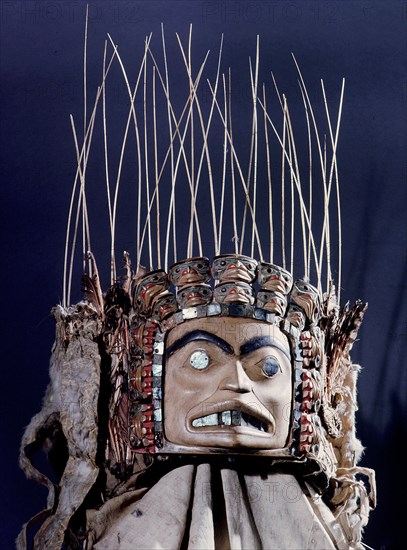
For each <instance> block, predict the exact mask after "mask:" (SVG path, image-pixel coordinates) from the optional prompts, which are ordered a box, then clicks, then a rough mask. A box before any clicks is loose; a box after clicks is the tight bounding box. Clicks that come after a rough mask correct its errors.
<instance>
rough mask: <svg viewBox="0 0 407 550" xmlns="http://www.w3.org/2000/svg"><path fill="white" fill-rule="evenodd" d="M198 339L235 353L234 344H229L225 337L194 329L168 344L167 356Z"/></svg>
mask: <svg viewBox="0 0 407 550" xmlns="http://www.w3.org/2000/svg"><path fill="white" fill-rule="evenodd" d="M197 340H201V341H202V340H203V341H204V342H209V343H210V344H215V346H218V348H220V349H221V350H223V351H225V352H226V353H229V354H232V353H233V348H232V346H231V345H230V344H228V342H226V341H225V340H223V338H219V336H216V335H215V334H212V333H211V332H206V330H192V331H191V332H188V333H187V334H184V336H182V337H181V338H179V340H177V341H175V342H174V343H173V344H172V345H171V346H168V348H167V349H166V352H165V353H166V356H167V358H168V357H169V356H170V355H172V354H173V353H175V352H176V351H178V350H179V349H180V348H183V347H184V346H186V345H187V344H189V343H190V342H196V341H197Z"/></svg>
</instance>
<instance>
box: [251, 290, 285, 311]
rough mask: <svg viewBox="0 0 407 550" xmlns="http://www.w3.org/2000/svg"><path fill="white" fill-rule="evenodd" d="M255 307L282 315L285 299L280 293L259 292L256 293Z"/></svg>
mask: <svg viewBox="0 0 407 550" xmlns="http://www.w3.org/2000/svg"><path fill="white" fill-rule="evenodd" d="M257 307H260V308H262V309H265V310H266V311H271V312H272V313H277V315H284V313H285V310H286V309H287V298H286V297H285V296H283V294H280V292H271V290H259V292H258V293H257Z"/></svg>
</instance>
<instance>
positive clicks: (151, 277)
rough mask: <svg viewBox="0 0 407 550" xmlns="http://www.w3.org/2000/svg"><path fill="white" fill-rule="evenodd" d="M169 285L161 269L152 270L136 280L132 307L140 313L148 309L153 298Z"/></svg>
mask: <svg viewBox="0 0 407 550" xmlns="http://www.w3.org/2000/svg"><path fill="white" fill-rule="evenodd" d="M169 286H170V284H169V281H168V278H167V274H166V272H165V271H163V270H162V269H158V270H157V271H152V272H151V273H149V274H148V275H146V276H145V277H143V278H142V279H140V281H139V282H138V284H137V286H136V289H135V293H134V307H135V308H137V309H138V310H139V311H140V312H141V313H145V312H147V311H148V310H149V308H150V306H151V304H152V302H153V300H154V298H155V297H156V296H157V295H158V294H161V292H164V291H165V290H167V288H168V287H169Z"/></svg>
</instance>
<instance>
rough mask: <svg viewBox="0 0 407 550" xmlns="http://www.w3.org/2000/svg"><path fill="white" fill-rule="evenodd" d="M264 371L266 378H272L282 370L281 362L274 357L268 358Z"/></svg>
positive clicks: (264, 364)
mask: <svg viewBox="0 0 407 550" xmlns="http://www.w3.org/2000/svg"><path fill="white" fill-rule="evenodd" d="M262 370H263V372H264V374H265V375H266V376H268V377H269V378H271V377H272V376H274V375H275V374H277V373H278V371H279V370H280V365H279V362H278V361H277V359H275V358H274V357H267V359H266V360H265V361H264V363H263V368H262Z"/></svg>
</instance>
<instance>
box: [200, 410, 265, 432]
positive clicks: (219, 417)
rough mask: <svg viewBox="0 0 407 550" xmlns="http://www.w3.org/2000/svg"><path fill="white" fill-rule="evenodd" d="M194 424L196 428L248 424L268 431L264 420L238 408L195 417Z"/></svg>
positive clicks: (262, 430) (250, 426)
mask: <svg viewBox="0 0 407 550" xmlns="http://www.w3.org/2000/svg"><path fill="white" fill-rule="evenodd" d="M192 426H193V427H194V428H202V427H204V426H247V427H249V428H255V429H257V430H259V431H261V432H267V425H266V424H265V422H262V421H261V420H259V419H257V418H255V417H254V416H252V415H250V414H247V413H244V412H241V411H236V410H233V411H222V412H220V413H213V414H208V415H206V416H201V417H200V418H195V419H194V420H193V421H192Z"/></svg>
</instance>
